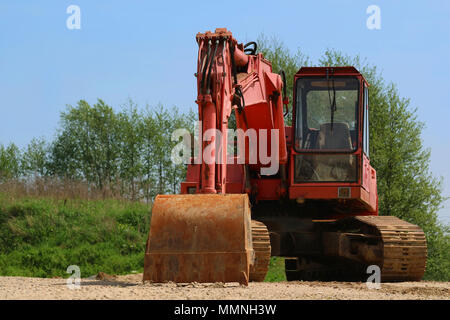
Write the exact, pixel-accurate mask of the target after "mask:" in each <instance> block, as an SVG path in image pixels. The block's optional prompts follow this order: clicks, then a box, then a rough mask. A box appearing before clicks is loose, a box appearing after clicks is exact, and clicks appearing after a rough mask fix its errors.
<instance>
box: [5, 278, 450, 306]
mask: <svg viewBox="0 0 450 320" xmlns="http://www.w3.org/2000/svg"><path fill="white" fill-rule="evenodd" d="M100 278H102V279H96V277H90V278H87V279H81V283H80V286H79V289H69V288H68V286H67V283H66V279H41V278H24V277H0V299H156V300H161V299H164V300H165V299H167V300H172V299H183V300H184V299H199V300H201V299H209V300H214V299H230V300H245V299H296V300H311V299H314V300H315V299H333V300H340V299H344V300H349V299H364V300H365V299H377V300H379V299H382V300H386V299H389V300H391V299H439V300H442V299H445V300H450V283H449V282H427V281H422V282H403V283H382V284H381V288H380V289H368V288H367V285H366V284H365V283H351V282H289V283H288V282H275V283H267V282H266V283H250V285H249V286H248V287H244V286H240V285H239V284H237V283H236V284H235V283H227V284H222V283H214V284H198V283H190V284H175V283H165V284H151V283H145V284H143V283H142V280H141V279H142V274H133V275H127V276H118V277H113V276H106V277H100Z"/></svg>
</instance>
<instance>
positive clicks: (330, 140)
mask: <svg viewBox="0 0 450 320" xmlns="http://www.w3.org/2000/svg"><path fill="white" fill-rule="evenodd" d="M316 148H317V149H320V150H330V151H332V150H333V151H334V150H336V151H337V150H342V151H350V150H352V149H353V147H352V139H351V136H350V129H349V126H348V124H347V123H345V122H334V123H333V129H331V123H322V124H321V125H320V131H319V134H318V137H317V146H316ZM314 158H315V159H314V161H313V163H314V164H313V166H314V170H315V171H316V173H317V175H318V176H319V177H320V180H321V181H353V180H355V178H356V168H355V167H354V165H355V164H354V157H353V156H352V155H350V154H345V155H341V154H317V155H315V157H314Z"/></svg>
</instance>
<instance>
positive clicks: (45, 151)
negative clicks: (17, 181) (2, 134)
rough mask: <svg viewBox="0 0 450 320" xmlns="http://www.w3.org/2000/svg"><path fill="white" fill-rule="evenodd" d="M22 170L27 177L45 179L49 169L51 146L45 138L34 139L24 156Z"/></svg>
mask: <svg viewBox="0 0 450 320" xmlns="http://www.w3.org/2000/svg"><path fill="white" fill-rule="evenodd" d="M21 162H22V164H21V165H22V168H23V173H24V175H26V176H34V177H44V176H46V175H47V174H48V172H49V171H48V168H49V163H48V162H49V146H48V144H47V142H46V141H45V140H44V138H39V139H36V138H33V139H32V140H31V142H30V143H29V144H28V146H27V148H26V150H25V151H24V153H23V155H22V161H21Z"/></svg>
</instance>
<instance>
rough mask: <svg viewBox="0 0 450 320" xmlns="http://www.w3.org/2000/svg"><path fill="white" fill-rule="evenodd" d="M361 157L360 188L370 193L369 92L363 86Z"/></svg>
mask: <svg viewBox="0 0 450 320" xmlns="http://www.w3.org/2000/svg"><path fill="white" fill-rule="evenodd" d="M362 132H363V137H362V138H363V139H362V140H363V155H362V186H363V188H364V189H365V190H366V191H367V192H370V191H371V190H370V185H371V182H370V180H371V169H372V168H371V166H370V160H369V90H368V89H367V86H366V85H365V84H364V104H363V130H362Z"/></svg>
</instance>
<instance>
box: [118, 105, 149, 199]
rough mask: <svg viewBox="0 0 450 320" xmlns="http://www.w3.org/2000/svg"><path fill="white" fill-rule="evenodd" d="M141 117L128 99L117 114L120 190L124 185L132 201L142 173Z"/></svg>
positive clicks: (136, 195)
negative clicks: (126, 103)
mask: <svg viewBox="0 0 450 320" xmlns="http://www.w3.org/2000/svg"><path fill="white" fill-rule="evenodd" d="M142 120H143V119H142V115H141V114H140V113H139V112H138V110H137V105H136V104H135V103H134V102H133V101H132V100H131V99H130V100H129V101H128V105H127V106H125V107H124V110H123V111H122V112H120V113H119V114H118V130H119V137H120V138H119V141H120V151H119V167H120V169H119V170H120V178H121V180H122V182H126V184H122V188H124V186H125V185H126V186H127V187H128V188H129V189H130V190H129V191H128V192H126V193H127V194H130V196H131V199H132V200H136V199H137V197H138V193H139V183H140V182H141V181H142V179H141V175H140V173H141V171H142V157H141V154H142V149H143V141H144V137H143V132H142V131H143V121H142Z"/></svg>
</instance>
